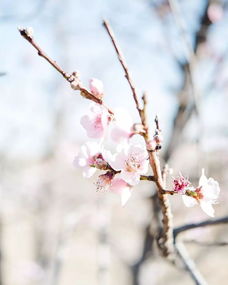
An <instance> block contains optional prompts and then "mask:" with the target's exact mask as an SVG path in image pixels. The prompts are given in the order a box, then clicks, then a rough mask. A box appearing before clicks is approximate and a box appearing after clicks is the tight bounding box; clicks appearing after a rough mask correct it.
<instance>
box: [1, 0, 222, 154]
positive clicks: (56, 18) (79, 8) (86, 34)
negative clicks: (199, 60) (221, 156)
mask: <svg viewBox="0 0 228 285" xmlns="http://www.w3.org/2000/svg"><path fill="white" fill-rule="evenodd" d="M37 3H38V4H37ZM148 3H149V1H146V0H126V1H121V0H115V1H114V0H110V1H107V0H106V1H105V0H95V1H89V0H84V1H79V0H77V1H73V0H65V1H60V0H55V1H54V0H46V1H44V2H43V4H42V2H41V1H40V2H38V1H31V0H30V1H29V0H23V1H17V2H15V1H6V0H5V1H2V2H1V3H0V11H1V14H0V23H1V25H0V33H1V35H2V38H3V39H4V40H3V41H2V42H1V45H0V62H1V65H0V71H4V72H6V73H7V75H6V76H4V77H0V90H1V91H0V93H1V101H0V108H1V112H0V116H1V121H2V122H3V124H2V128H1V132H0V150H1V152H4V153H5V152H7V153H8V155H9V157H15V156H16V157H20V158H22V157H23V158H28V159H30V158H33V157H40V155H42V154H43V153H44V152H45V151H46V149H47V147H50V145H52V144H53V143H54V142H53V138H56V137H55V135H56V133H55V132H56V129H55V118H56V112H58V114H61V118H62V123H61V124H62V127H61V135H60V137H61V140H66V141H72V142H74V143H81V142H82V141H83V140H85V138H86V137H85V135H84V132H83V129H82V128H81V126H80V124H79V119H80V116H81V115H82V114H83V112H84V111H85V109H86V108H87V105H88V101H86V100H84V99H82V98H80V96H78V94H75V92H74V91H73V90H71V89H70V87H69V86H68V84H67V82H65V81H64V79H62V78H61V76H60V75H59V74H57V73H56V71H55V70H53V69H52V68H51V67H50V66H49V65H48V64H47V63H46V62H44V60H43V59H41V58H39V57H38V56H37V55H36V53H35V50H34V49H33V48H32V47H31V46H29V45H28V43H27V42H25V40H23V39H22V38H21V37H20V35H19V33H18V31H17V27H18V26H32V27H33V28H34V34H35V39H36V40H37V42H38V43H39V44H40V45H41V46H42V47H43V48H44V50H45V51H46V52H47V53H48V54H49V55H50V56H51V57H52V58H53V59H55V60H56V61H57V62H58V63H59V64H60V65H61V66H62V67H63V68H64V69H65V70H66V71H69V72H71V71H74V70H79V71H80V73H81V77H82V81H83V82H84V84H85V85H86V84H88V80H89V78H92V77H96V78H99V79H101V80H102V81H103V82H104V86H105V94H106V98H105V101H106V103H107V105H109V106H111V107H119V106H122V107H126V108H127V109H128V110H131V113H132V115H133V117H134V118H135V119H136V120H137V114H136V112H135V110H134V103H133V100H132V98H131V93H130V90H129V87H128V85H127V82H126V80H125V78H124V76H123V72H122V69H121V68H120V65H119V63H118V61H117V58H116V56H115V53H114V50H113V47H112V45H111V43H110V40H109V38H108V36H107V34H106V33H105V31H104V29H103V27H102V25H101V23H102V19H103V18H106V19H108V20H109V21H110V23H111V25H112V27H113V29H114V31H115V34H116V37H117V39H118V41H119V43H120V45H121V47H122V50H123V52H124V54H125V57H126V59H127V62H128V65H129V68H130V70H131V72H132V74H133V78H134V80H135V82H136V85H137V86H138V89H139V90H140V92H143V91H147V92H148V94H149V100H150V105H149V108H150V120H151V122H152V121H153V118H154V116H155V114H158V115H159V118H160V121H161V125H162V128H163V130H164V135H165V138H168V135H169V132H170V127H171V123H172V118H173V115H174V112H175V109H176V107H177V106H176V98H175V93H176V91H177V90H178V88H179V87H180V84H181V79H182V78H181V74H180V72H179V70H178V68H177V65H176V63H175V61H174V59H173V55H172V51H174V53H175V54H176V55H177V56H178V57H179V58H182V59H183V58H184V52H183V42H182V41H181V39H180V36H179V33H178V30H177V28H176V25H175V22H174V21H173V19H172V18H168V19H167V21H166V23H167V24H166V25H164V23H162V22H161V21H160V19H159V18H158V17H157V15H156V13H155V12H154V11H153V9H152V8H151V6H150V5H149V4H148ZM204 3H205V1H204V0H202V1H199V0H191V1H187V2H183V1H181V10H182V12H183V18H184V20H185V22H186V27H187V30H188V35H189V39H190V40H191V33H192V32H193V31H194V30H195V29H196V28H197V25H198V17H199V15H200V13H201V10H202V7H203V5H204ZM39 5H40V6H39ZM37 7H41V9H40V11H38V13H36V14H35V16H34V15H33V14H34V13H33V11H36V10H37ZM38 10H39V9H38ZM30 14H31V15H33V16H32V17H29V15H30ZM11 16H12V17H11ZM225 27H227V21H226V22H225V21H222V22H221V23H220V24H217V26H216V27H215V29H216V30H215V32H214V33H213V31H212V33H211V34H212V35H211V42H212V44H213V45H214V46H215V49H216V50H225V49H226V45H225V41H224V38H225V37H226V38H227V33H228V32H227V30H228V29H225ZM218 31H219V33H218ZM210 64H211V63H210V61H208V60H207V61H206V63H205V65H202V67H201V68H202V70H203V71H202V70H200V74H202V75H204V77H205V78H206V79H204V77H202V76H201V75H200V76H198V77H197V79H198V80H199V82H200V83H199V84H202V83H203V82H204V84H206V83H205V82H207V76H206V74H210V73H209V71H210V67H211V66H212V67H213V64H211V65H210ZM212 67H211V68H212ZM216 92H217V91H216ZM216 92H214V96H210V98H209V99H207V102H205V103H204V105H203V110H202V114H203V117H205V118H206V120H205V121H207V122H210V126H211V124H215V125H216V124H224V116H225V112H224V107H223V106H224V100H226V99H225V98H224V96H223V95H222V94H220V95H218V94H217V93H216ZM219 96H220V97H219ZM215 104H216V106H217V107H216V108H217V109H219V110H220V112H219V116H217V115H215V116H214V117H212V116H210V114H211V112H212V110H214V106H215ZM214 114H217V111H216V112H215V113H214ZM206 125H207V124H206ZM193 128H194V126H193ZM190 130H191V128H190Z"/></svg>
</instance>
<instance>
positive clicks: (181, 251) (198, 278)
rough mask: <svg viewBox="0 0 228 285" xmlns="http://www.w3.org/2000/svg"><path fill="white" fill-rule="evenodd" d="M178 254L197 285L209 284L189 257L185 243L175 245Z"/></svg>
mask: <svg viewBox="0 0 228 285" xmlns="http://www.w3.org/2000/svg"><path fill="white" fill-rule="evenodd" d="M175 249H176V253H177V255H178V256H179V258H180V260H181V261H182V263H183V264H184V267H185V270H186V271H187V272H188V273H189V274H190V276H191V278H192V279H193V280H194V282H195V284H196V285H207V282H206V281H205V280H204V278H203V276H202V275H201V273H200V272H199V271H198V269H197V268H196V265H195V263H194V262H193V260H192V259H191V258H190V257H189V255H188V252H187V251H186V248H185V246H184V245H183V243H180V242H178V243H176V244H175Z"/></svg>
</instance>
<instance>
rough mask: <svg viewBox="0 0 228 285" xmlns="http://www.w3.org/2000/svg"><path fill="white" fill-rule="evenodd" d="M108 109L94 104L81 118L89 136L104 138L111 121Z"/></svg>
mask: <svg viewBox="0 0 228 285" xmlns="http://www.w3.org/2000/svg"><path fill="white" fill-rule="evenodd" d="M110 120H111V119H110V116H109V114H108V112H107V110H106V109H105V108H104V107H103V106H101V105H98V104H92V106H91V108H90V112H88V114H86V115H84V116H83V117H82V118H81V121H80V122H81V125H82V126H83V127H84V128H85V130H86V132H87V135H88V137H89V138H96V139H98V138H102V137H104V135H105V131H106V129H107V127H108V125H109V122H110Z"/></svg>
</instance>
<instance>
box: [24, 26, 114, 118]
mask: <svg viewBox="0 0 228 285" xmlns="http://www.w3.org/2000/svg"><path fill="white" fill-rule="evenodd" d="M19 32H20V34H21V36H22V37H23V38H24V39H26V40H27V41H28V42H29V43H30V44H31V45H32V46H33V47H34V48H35V49H36V50H37V52H38V55H39V56H41V57H43V58H44V59H45V60H46V61H47V62H49V63H50V64H51V66H52V67H54V69H55V70H57V71H58V72H59V73H60V74H61V75H62V76H63V77H64V78H65V79H66V80H67V81H68V82H69V83H70V84H71V87H72V88H73V89H75V90H79V91H80V94H81V96H83V97H85V98H86V99H88V100H91V101H93V102H95V103H97V104H99V105H102V106H104V107H105V108H106V109H107V111H108V112H109V113H110V114H111V115H113V112H112V111H111V110H110V109H109V108H108V107H106V106H105V105H104V103H103V101H102V99H101V98H99V97H97V96H95V95H93V94H92V93H91V92H90V91H88V90H87V89H86V88H84V87H83V86H81V84H80V82H79V80H78V78H77V73H76V72H72V73H71V74H69V73H67V72H65V71H64V70H63V69H62V68H61V67H60V66H59V65H58V64H57V62H56V61H55V60H53V59H51V58H50V57H49V56H48V55H47V54H46V53H45V52H44V51H43V49H42V48H41V47H40V46H39V45H38V44H37V43H36V42H35V40H34V38H33V36H32V35H30V34H29V33H28V31H27V29H24V28H22V29H19ZM74 82H76V86H74V85H73V84H74Z"/></svg>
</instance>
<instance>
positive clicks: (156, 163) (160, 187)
mask: <svg viewBox="0 0 228 285" xmlns="http://www.w3.org/2000/svg"><path fill="white" fill-rule="evenodd" d="M103 25H104V27H105V29H106V31H107V33H108V35H109V37H110V39H111V41H112V44H113V46H114V49H115V51H116V54H117V56H118V59H119V62H120V64H121V66H122V68H123V70H124V72H125V77H126V79H127V81H128V83H129V85H130V88H131V90H132V95H133V98H134V101H135V105H136V109H137V110H138V113H139V116H140V119H141V123H142V125H143V127H144V130H145V133H144V134H143V137H144V140H145V143H146V146H147V151H148V154H149V161H150V166H151V168H152V170H153V174H154V178H155V183H156V186H157V193H158V199H159V202H160V206H161V209H162V214H163V219H162V223H163V233H162V237H161V238H160V243H159V245H160V249H161V251H162V254H163V255H164V256H168V255H169V253H170V252H171V251H172V250H170V249H168V248H167V246H166V245H167V244H168V240H169V237H170V234H169V233H170V232H172V222H171V220H172V215H171V211H170V205H169V202H168V197H167V195H164V194H168V193H165V192H164V188H165V187H164V182H163V179H162V173H161V167H160V160H159V158H158V156H157V152H156V149H154V148H153V146H152V145H151V141H152V140H151V138H150V131H149V125H148V119H147V109H146V107H147V98H146V95H145V94H144V95H143V102H144V106H143V108H142V109H141V108H140V106H139V102H138V96H137V93H136V88H135V86H134V84H133V81H132V78H131V76H130V73H129V70H128V67H127V64H126V62H125V59H124V56H123V54H122V52H121V50H120V48H119V46H118V44H117V42H116V39H115V36H114V33H113V31H112V29H111V27H110V25H109V24H108V23H107V21H104V22H103Z"/></svg>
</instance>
